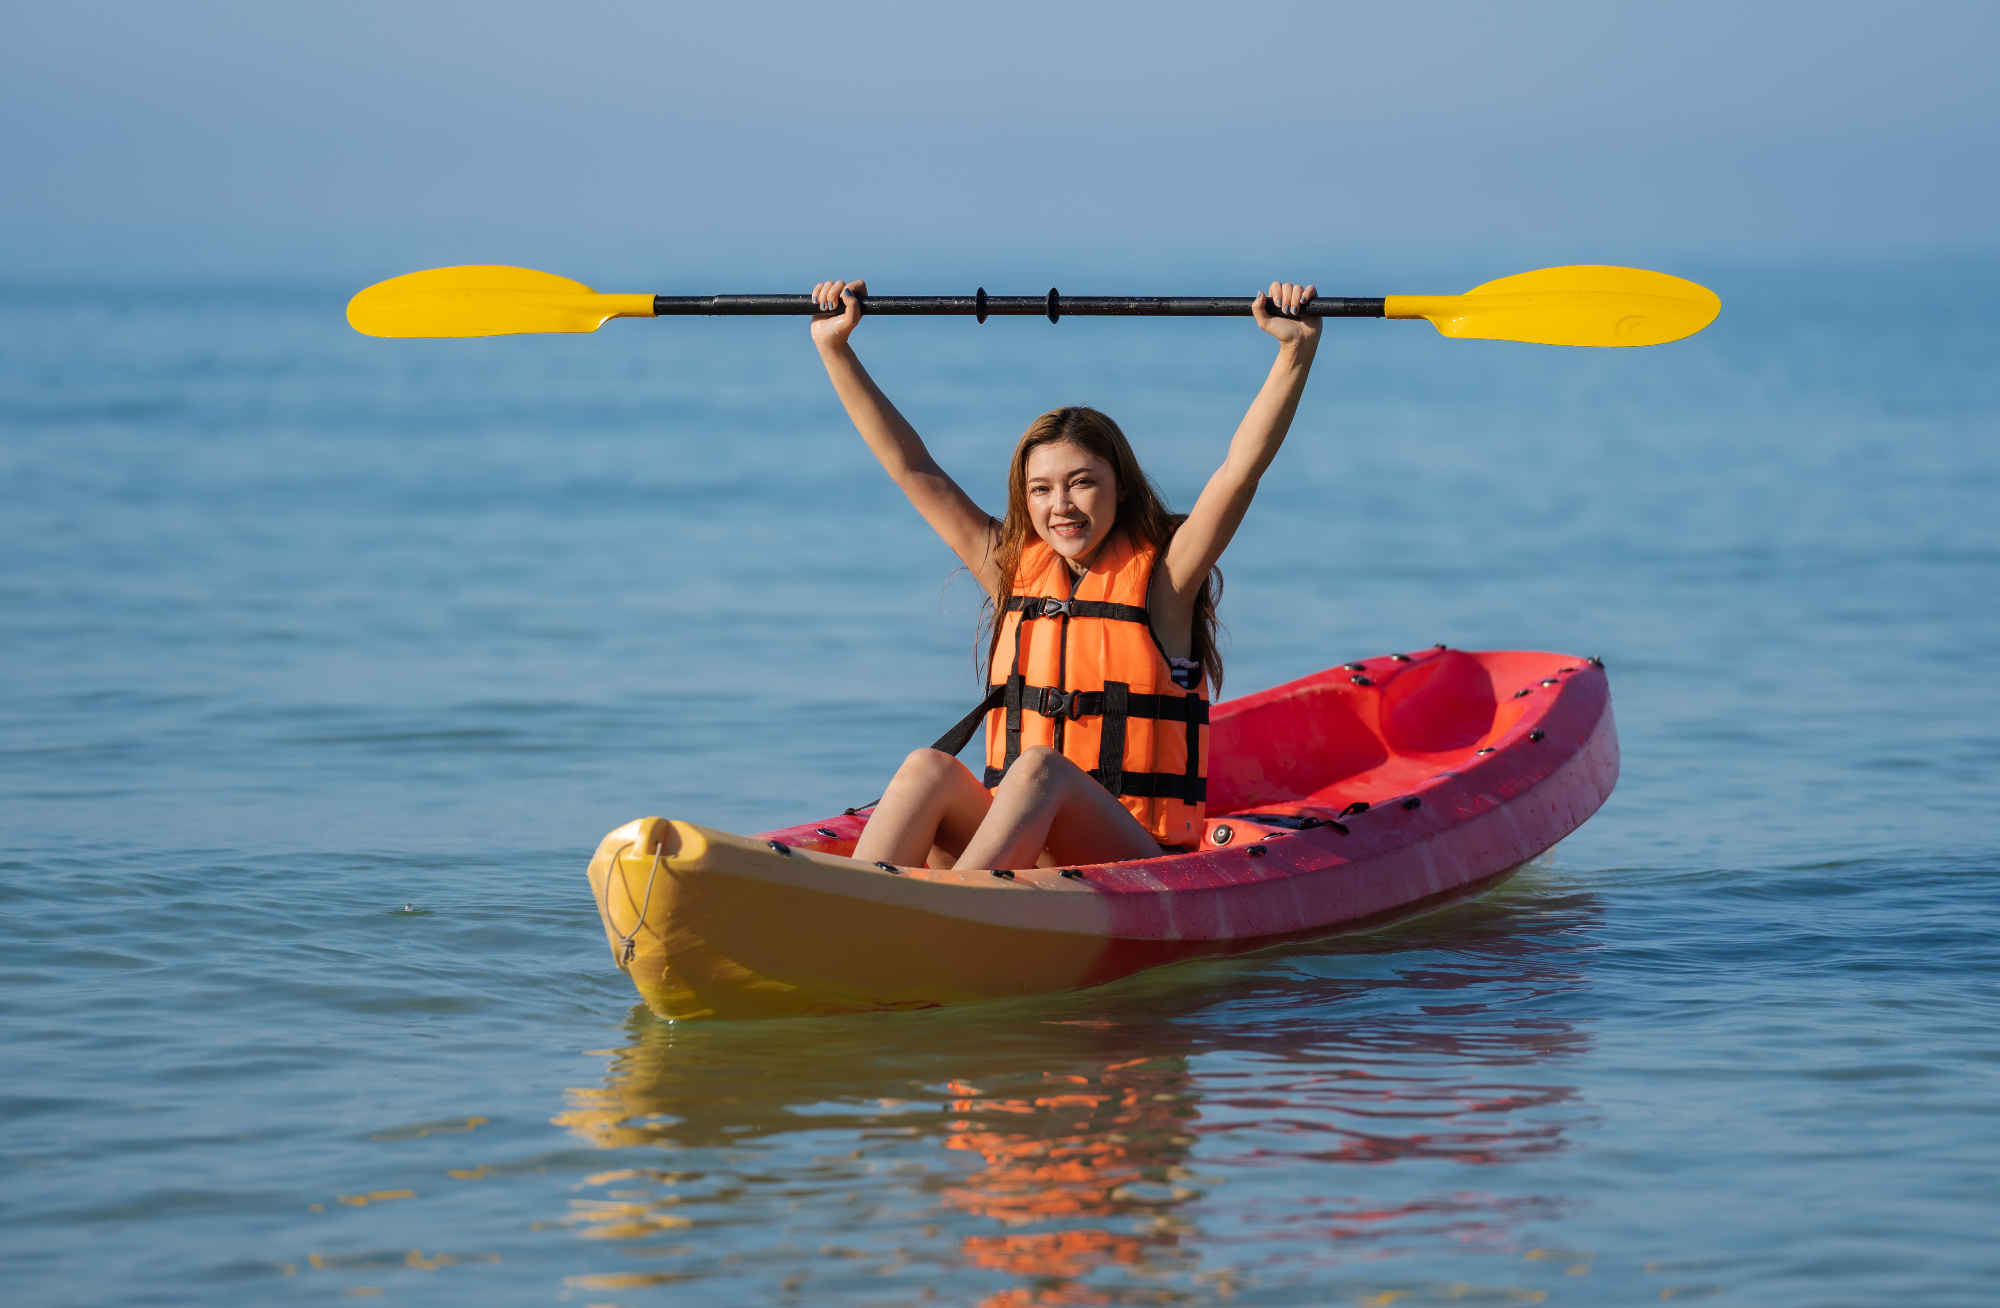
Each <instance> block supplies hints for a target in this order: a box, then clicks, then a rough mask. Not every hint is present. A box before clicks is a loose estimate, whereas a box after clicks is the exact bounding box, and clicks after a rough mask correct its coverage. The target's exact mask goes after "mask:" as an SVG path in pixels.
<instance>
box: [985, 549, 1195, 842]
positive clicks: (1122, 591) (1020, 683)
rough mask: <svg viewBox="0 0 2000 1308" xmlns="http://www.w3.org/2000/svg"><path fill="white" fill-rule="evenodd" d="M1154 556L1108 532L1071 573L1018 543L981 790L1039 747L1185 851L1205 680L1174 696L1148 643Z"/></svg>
mask: <svg viewBox="0 0 2000 1308" xmlns="http://www.w3.org/2000/svg"><path fill="white" fill-rule="evenodd" d="M1159 554H1160V551H1159V550H1158V549H1157V548H1155V547H1154V546H1151V545H1139V544H1135V543H1134V542H1133V541H1132V539H1131V538H1130V537H1129V536H1127V535H1126V533H1125V532H1123V531H1114V532H1113V534H1112V536H1111V539H1109V540H1108V541H1106V542H1105V543H1104V546H1103V548H1101V549H1100V550H1099V551H1098V553H1097V557H1096V558H1095V559H1093V560H1092V561H1091V564H1090V570H1089V571H1088V572H1085V573H1084V574H1083V575H1082V576H1080V577H1079V576H1077V575H1075V574H1074V573H1072V572H1071V571H1070V570H1069V565H1068V564H1067V563H1065V562H1064V561H1063V558H1062V556H1061V555H1059V554H1057V553H1056V552H1055V551H1054V550H1052V549H1050V548H1049V547H1048V545H1047V544H1045V543H1044V542H1043V541H1042V540H1041V539H1040V538H1039V537H1035V538H1031V539H1030V540H1029V541H1028V542H1027V544H1026V545H1024V546H1023V547H1022V549H1021V561H1020V564H1019V566H1018V567H1017V568H1016V569H1015V572H1014V591H1013V594H1012V595H1010V596H1009V597H1008V599H1007V608H1006V612H1005V614H1004V615H1003V618H1002V624H1001V627H1000V642H999V644H997V645H996V646H995V647H994V654H993V673H994V674H995V675H997V674H998V673H999V671H1000V668H1001V666H1002V664H1003V661H1005V665H1006V667H1007V674H1006V678H1005V680H1003V681H998V682H996V683H995V684H994V685H993V686H992V687H991V688H990V690H989V693H988V695H987V698H986V707H988V708H989V709H990V712H988V714H987V715H986V785H987V788H988V789H991V788H992V787H994V786H997V785H999V784H1000V778H1001V777H1002V776H1003V775H1005V774H1006V771H1007V769H1008V768H1010V767H1012V766H1013V765H1014V760H1015V759H1017V758H1019V757H1020V756H1021V751H1022V750H1024V749H1026V748H1028V747H1030V746H1033V745H1048V746H1051V747H1052V748H1054V749H1056V750H1058V751H1060V752H1061V753H1062V755H1063V757H1065V758H1067V759H1069V760H1070V761H1071V762H1073V763H1075V764H1076V765H1077V766H1078V767H1081V768H1084V769H1085V770H1087V771H1088V772H1089V773H1090V775H1091V776H1093V777H1095V778H1096V779H1097V781H1098V782H1099V784H1101V785H1102V786H1103V787H1104V788H1105V789H1106V790H1108V791H1110V792H1111V793H1112V794H1114V795H1116V796H1117V797H1118V800H1119V802H1120V803H1122V804H1124V805H1125V807H1126V808H1128V809H1130V810H1131V811H1132V816H1133V817H1136V818H1138V819H1139V824H1140V825H1141V826H1143V827H1145V828H1146V829H1147V830H1148V831H1150V832H1152V833H1153V838H1154V839H1156V840H1158V841H1159V842H1160V843H1161V844H1163V845H1193V844H1194V843H1196V841H1198V840H1199V839H1200V837H1201V831H1202V808H1203V804H1204V801H1205V800H1206V799H1207V797H1208V700H1207V698H1206V697H1205V695H1204V694H1203V692H1204V690H1205V689H1206V686H1205V681H1206V674H1205V673H1204V674H1198V678H1199V679H1197V680H1196V682H1195V684H1194V689H1192V690H1183V689H1182V688H1181V687H1180V686H1179V685H1177V684H1175V682H1174V678H1173V670H1172V669H1171V668H1170V667H1168V665H1167V658H1166V654H1165V653H1164V652H1163V651H1162V650H1161V649H1160V645H1159V642H1158V641H1157V640H1155V639H1154V637H1153V626H1152V619H1151V617H1150V615H1149V614H1148V613H1147V611H1146V593H1147V588H1148V587H1149V586H1150V585H1151V584H1152V580H1153V566H1154V564H1155V563H1157V562H1158V560H1159ZM967 734H970V733H969V732H968V733H967ZM960 744H961V745H963V744H964V741H963V740H961V741H960Z"/></svg>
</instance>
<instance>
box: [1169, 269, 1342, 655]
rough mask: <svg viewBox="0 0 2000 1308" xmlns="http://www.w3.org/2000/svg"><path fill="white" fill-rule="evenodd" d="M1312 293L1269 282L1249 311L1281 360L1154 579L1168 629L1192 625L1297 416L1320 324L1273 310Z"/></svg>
mask: <svg viewBox="0 0 2000 1308" xmlns="http://www.w3.org/2000/svg"><path fill="white" fill-rule="evenodd" d="M1313 293H1314V292H1313V288H1312V287H1311V286H1298V285H1295V284H1293V283H1291V282H1272V283H1271V289H1270V290H1269V291H1267V292H1265V293H1264V294H1263V295H1259V296H1258V297H1257V298H1256V300H1255V301H1254V302H1253V303H1252V304H1251V306H1250V310H1251V313H1252V314H1253V315H1254V316H1255V317H1256V319H1257V325H1258V326H1259V327H1261V328H1263V329H1264V330H1265V331H1267V332H1269V333H1270V334H1271V335H1272V336H1275V337H1277V339H1278V358H1277V361H1276V362H1275V363H1273V364H1272V365H1271V372H1270V375H1269V376H1267V377H1266V378H1264V389H1262V390H1260V391H1258V392H1257V398H1256V399H1254V400H1252V401H1251V402H1250V410H1249V412H1247V413H1245V414H1244V415H1243V421H1242V422H1240V423H1238V424H1237V426H1236V435H1235V436H1234V437H1233V438H1231V440H1230V442H1229V454H1228V457H1226V458H1224V459H1223V461H1222V466H1221V467H1220V468H1217V469H1216V470H1215V475H1214V476H1212V477H1210V478H1209V479H1208V485H1206V486H1204V487H1203V488H1202V491H1201V497H1200V498H1199V499H1197V500H1196V501H1195V502H1194V509H1193V510H1192V511H1191V512H1190V513H1189V514H1188V516H1187V521H1186V522H1184V523H1182V524H1181V529H1180V530H1179V531H1177V532H1175V533H1174V538H1173V541H1172V543H1170V544H1169V545H1168V546H1167V557H1166V567H1164V568H1162V569H1161V570H1160V571H1161V576H1160V577H1158V578H1157V579H1155V581H1154V583H1153V591H1154V593H1153V596H1152V597H1151V598H1152V600H1153V603H1154V608H1155V613H1154V622H1155V623H1157V624H1159V625H1161V626H1162V627H1164V628H1165V629H1166V630H1169V631H1178V630H1181V629H1182V627H1183V626H1184V625H1185V624H1186V623H1188V622H1189V621H1191V620H1192V618H1193V615H1194V601H1195V596H1196V595H1197V594H1198V593H1199V592H1200V590H1201V583H1202V581H1203V579H1204V578H1206V577H1207V576H1208V573H1209V569H1211V568H1213V567H1214V566H1215V564H1216V560H1218V559H1220V558H1221V557H1222V551H1223V550H1225V549H1227V548H1228V547H1229V542H1230V540H1231V538H1232V537H1234V536H1235V535H1236V529H1237V527H1239V526H1241V525H1242V523H1243V515H1244V514H1245V513H1246V512H1248V511H1249V508H1250V501H1251V500H1252V499H1253V498H1255V497H1256V494H1257V481H1258V479H1259V478H1261V477H1262V476H1263V475H1264V469H1266V468H1268V467H1270V466H1271V460H1272V459H1274V458H1276V457H1277V456H1278V447H1279V446H1280V445H1283V444H1284V443H1285V433H1286V432H1288V431H1290V430H1291V427H1292V415H1294V414H1295V413H1297V412H1298V409H1299V396H1300V395H1301V394H1303V393H1304V392H1305V388H1306V377H1307V375H1308V374H1309V373H1311V372H1312V363H1313V354H1314V353H1315V352H1316V351H1317V350H1318V349H1319V329H1320V320H1319V319H1318V318H1296V317H1291V318H1286V317H1279V316H1277V315H1276V314H1273V313H1272V312H1271V311H1270V309H1269V308H1268V305H1269V304H1272V303H1275V304H1277V305H1279V306H1280V307H1282V308H1283V309H1284V311H1285V312H1286V313H1290V314H1296V313H1297V312H1298V308H1299V306H1300V305H1301V304H1304V303H1305V302H1306V301H1308V300H1310V299H1311V298H1312V296H1313Z"/></svg>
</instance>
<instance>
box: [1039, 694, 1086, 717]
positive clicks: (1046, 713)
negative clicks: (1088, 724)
mask: <svg viewBox="0 0 2000 1308" xmlns="http://www.w3.org/2000/svg"><path fill="white" fill-rule="evenodd" d="M1037 712H1039V713H1040V714H1041V715H1042V716H1043V717H1045V718H1068V719H1069V720H1070V721H1071V722H1074V721H1076V720H1077V719H1078V718H1080V717H1082V716H1083V692H1082V691H1080V690H1072V691H1067V692H1065V691H1060V690H1055V689H1053V688H1050V689H1045V690H1043V691H1042V706H1041V708H1040V709H1038V710H1037Z"/></svg>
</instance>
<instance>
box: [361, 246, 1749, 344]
mask: <svg viewBox="0 0 2000 1308" xmlns="http://www.w3.org/2000/svg"><path fill="white" fill-rule="evenodd" d="M1250 306H1251V297H1249V296H1137V297H1135V296H1111V295H1093V296H1067V297H1065V296H1062V295H1060V294H1058V293H1057V292H1056V291H1054V290H1051V291H1050V292H1049V293H1048V294H1047V295H1045V296H1043V295H1007V296H1001V295H995V296H989V295H988V294H986V292H985V291H984V290H981V291H980V292H979V293H978V294H977V295H905V296H864V298H863V308H864V310H865V312H868V313H873V314H899V315H900V314H914V315H924V316H952V315H964V316H968V317H977V318H978V319H979V320H980V321H981V322H984V321H985V320H986V319H987V318H988V317H1027V316H1034V317H1040V316H1042V315H1044V314H1046V315H1047V316H1048V319H1049V321H1050V322H1054V321H1056V320H1057V319H1058V318H1060V317H1061V316H1063V315H1064V314H1070V315H1075V316H1082V317H1198V318H1218V317H1227V318H1248V317H1250V316H1252V312H1251V307H1250ZM1721 311H1722V301H1721V300H1720V299H1719V298H1718V297H1717V296H1716V294H1715V292H1714V291H1711V290H1709V289H1708V288H1707V287H1705V286H1698V285H1696V284H1695V283H1693V282H1690V281H1686V280H1684V279H1682V278H1679V277H1670V276H1668V275H1667V274H1666V273H1657V272H1647V271H1646V270H1644V269H1642V268H1617V267H1612V266H1609V265H1604V264H1578V265H1573V266H1571V267H1567V268H1543V269H1541V270H1540V271H1538V272H1525V273H1516V274H1515V275H1514V276H1512V277H1502V278H1501V279H1499V280H1498V281H1492V282H1487V283H1486V284H1485V285H1484V286H1475V287H1473V288H1472V289H1471V290H1469V291H1467V292H1466V293H1465V294H1463V295H1391V296H1387V297H1355V298H1330V297H1326V296H1321V297H1318V298H1315V299H1313V300H1311V301H1309V302H1307V303H1306V304H1305V305H1304V306H1303V307H1302V308H1301V309H1300V311H1299V316H1302V317H1310V318H1423V319H1427V320H1428V321H1429V322H1430V323H1431V324H1432V325H1433V326H1435V327H1436V328H1437V329H1438V331H1440V332H1442V333H1443V334H1444V335H1446V336H1463V337H1471V338H1476V339H1480V340H1489V341H1528V342H1532V343H1534V344H1537V345H1592V346H1631V345H1663V344H1665V343H1666V342H1668V341H1677V340H1680V339H1681V338H1682V337H1684V336H1692V335H1694V334H1695V333H1696V332H1698V331H1700V330H1701V329H1702V328H1704V327H1706V326H1708V324H1710V323H1711V322H1714V321H1715V316H1716V314H1718V313H1720V312H1721ZM816 312H819V310H818V308H817V306H816V305H815V304H814V302H813V297H812V296H810V295H600V294H599V293H597V292H596V291H593V290H591V289H590V288H589V287H588V286H585V285H583V284H582V283H581V282H573V281H571V280H569V279H568V278H567V277H557V276H555V275H554V274H552V273H544V272H535V271H533V270H532V269H528V268H507V267H502V266H499V265H494V264H473V265H468V266H465V267H459V268H433V269H431V270H430V271H428V272H415V273H409V274H406V275H405V276H402V277H392V278H390V279H389V280H388V281H386V282H379V283H377V284H376V285H374V286H371V287H369V288H368V289H367V290H365V291H362V292H361V293H360V294H359V295H356V296H355V297H354V298H353V299H352V300H350V301H348V304H347V321H348V322H349V323H351V324H353V326H354V330H356V331H358V332H362V333H364V334H366V335H369V336H508V335H514V334H517V333H522V332H594V331H596V330H597V329H598V328H599V327H602V326H603V325H604V324H605V323H606V322H607V321H608V320H610V319H612V318H653V317H661V316H669V315H672V316H680V315H717V314H721V315H730V316H736V315H769V314H787V315H791V314H800V315H802V314H811V313H816Z"/></svg>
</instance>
